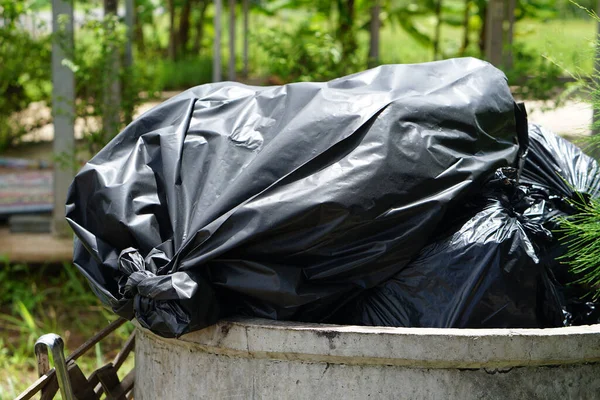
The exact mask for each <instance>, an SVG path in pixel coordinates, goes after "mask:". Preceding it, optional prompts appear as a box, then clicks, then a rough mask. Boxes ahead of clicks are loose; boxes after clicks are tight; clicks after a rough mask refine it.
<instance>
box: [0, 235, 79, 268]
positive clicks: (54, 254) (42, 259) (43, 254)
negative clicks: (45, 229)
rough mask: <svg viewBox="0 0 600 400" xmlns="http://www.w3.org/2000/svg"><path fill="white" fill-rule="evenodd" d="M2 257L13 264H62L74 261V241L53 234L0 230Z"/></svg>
mask: <svg viewBox="0 0 600 400" xmlns="http://www.w3.org/2000/svg"><path fill="white" fill-rule="evenodd" d="M0 256H2V257H3V258H6V259H7V260H8V261H9V262H11V263H62V262H70V261H71V260H73V239H72V238H59V237H56V236H53V235H51V234H40V233H10V231H9V229H8V227H6V228H4V227H3V228H0Z"/></svg>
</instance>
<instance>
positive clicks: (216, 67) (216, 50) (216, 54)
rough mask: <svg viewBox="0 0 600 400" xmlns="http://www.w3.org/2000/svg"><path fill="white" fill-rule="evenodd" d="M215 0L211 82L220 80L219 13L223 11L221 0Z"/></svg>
mask: <svg viewBox="0 0 600 400" xmlns="http://www.w3.org/2000/svg"><path fill="white" fill-rule="evenodd" d="M214 1H215V16H214V21H213V24H214V26H215V38H214V41H213V82H220V81H221V14H222V12H223V3H222V2H221V0H214Z"/></svg>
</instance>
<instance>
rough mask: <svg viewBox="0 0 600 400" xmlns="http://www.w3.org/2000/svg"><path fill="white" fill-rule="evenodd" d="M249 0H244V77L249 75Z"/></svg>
mask: <svg viewBox="0 0 600 400" xmlns="http://www.w3.org/2000/svg"><path fill="white" fill-rule="evenodd" d="M248 2H249V0H243V8H244V78H247V77H248V16H249V9H248V8H249V7H248V6H249V4H248Z"/></svg>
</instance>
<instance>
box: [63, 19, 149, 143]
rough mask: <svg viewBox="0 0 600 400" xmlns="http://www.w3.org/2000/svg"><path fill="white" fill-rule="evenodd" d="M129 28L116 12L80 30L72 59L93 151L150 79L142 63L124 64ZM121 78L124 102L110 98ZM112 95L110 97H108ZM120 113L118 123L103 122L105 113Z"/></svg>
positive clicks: (121, 123)
mask: <svg viewBox="0 0 600 400" xmlns="http://www.w3.org/2000/svg"><path fill="white" fill-rule="evenodd" d="M125 41H126V28H125V26H124V25H123V24H122V23H121V22H119V20H118V18H117V17H115V16H111V15H109V16H106V17H105V18H103V19H101V20H95V19H91V18H90V19H88V20H87V21H86V23H85V24H84V25H83V26H82V27H81V28H80V30H79V31H78V32H77V39H76V42H75V51H74V54H73V59H72V60H69V61H70V64H69V65H70V66H71V69H72V70H73V72H74V74H75V82H76V97H77V102H76V104H75V106H76V112H75V114H76V115H77V117H79V118H83V121H84V122H85V132H84V138H85V140H86V143H87V145H88V150H89V152H90V154H95V153H96V152H97V151H98V150H100V148H102V147H103V146H104V145H105V144H106V143H108V141H109V140H110V139H112V138H113V137H114V136H115V135H116V134H117V133H118V131H119V130H120V128H122V127H123V126H124V125H125V124H126V123H127V122H128V121H127V119H128V118H130V117H129V116H128V111H127V110H130V111H129V114H130V113H131V112H132V110H133V109H134V108H135V106H137V105H138V104H139V103H140V101H141V99H140V96H139V91H140V90H141V88H142V87H143V86H144V82H145V80H146V79H147V77H146V75H145V70H144V68H142V67H136V68H135V69H128V68H125V67H123V65H122V61H121V60H122V59H123V51H124V46H125ZM115 80H117V81H119V82H121V83H122V84H121V88H120V89H121V90H120V103H118V104H114V103H113V102H112V101H110V100H107V96H109V95H110V93H109V89H108V88H109V87H110V85H111V84H112V83H113V82H114V81H115ZM108 99H109V98H108ZM107 114H108V115H116V122H117V124H116V126H114V127H110V126H104V125H103V124H101V123H99V121H100V120H101V119H102V117H103V116H106V115H107Z"/></svg>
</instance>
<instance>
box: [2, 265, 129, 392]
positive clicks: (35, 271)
mask: <svg viewBox="0 0 600 400" xmlns="http://www.w3.org/2000/svg"><path fill="white" fill-rule="evenodd" d="M0 282H2V291H0V332H2V335H0V400H5V399H13V398H15V397H16V396H17V395H18V394H19V393H21V392H22V391H23V390H25V389H26V388H27V387H28V386H29V385H30V384H31V383H33V382H34V381H35V380H36V379H37V373H36V362H35V356H34V353H33V345H34V343H35V341H36V340H37V338H38V337H39V336H41V335H42V334H44V333H50V332H53V333H56V334H58V335H60V336H61V337H62V338H63V340H65V345H66V349H67V350H66V353H67V354H69V353H70V352H72V351H73V350H74V349H75V348H77V347H78V346H79V345H81V344H82V343H83V342H84V341H85V340H86V339H88V338H89V337H90V336H92V335H93V334H94V333H96V332H97V331H99V330H100V329H102V328H103V327H105V326H106V325H107V324H108V323H109V322H110V321H112V320H114V319H116V316H115V315H113V314H112V312H110V311H108V310H106V309H104V307H103V306H102V305H101V304H100V303H99V301H98V300H97V299H96V297H95V296H94V295H93V294H92V292H91V289H90V288H89V287H88V285H87V283H86V282H85V279H83V278H82V276H81V274H80V273H79V272H77V271H76V269H75V268H74V267H73V266H72V265H70V264H65V265H63V266H56V265H54V266H26V265H8V264H4V265H2V267H1V269H0ZM131 330H132V326H131V325H130V324H126V325H125V326H122V327H121V328H119V329H118V330H117V331H116V332H115V333H113V334H112V335H111V336H109V339H108V340H105V341H103V343H102V344H101V346H102V348H100V349H99V350H101V351H99V352H97V353H95V352H94V351H92V350H90V352H88V354H86V356H84V357H82V358H81V359H80V360H78V362H77V363H78V365H79V366H80V367H81V368H82V370H83V371H84V373H85V374H89V373H91V372H92V371H93V369H95V368H97V366H98V364H105V363H106V362H108V361H110V359H108V360H107V359H103V358H102V359H101V356H100V355H101V354H105V355H106V354H107V355H108V356H109V357H111V358H112V357H114V355H115V354H116V351H117V350H118V348H119V347H120V346H121V345H122V342H123V341H124V340H125V339H126V337H127V336H128V335H129V333H130V332H131ZM132 365H133V359H132V358H131V359H130V360H128V365H127V366H126V368H130V367H131V366H132Z"/></svg>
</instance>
